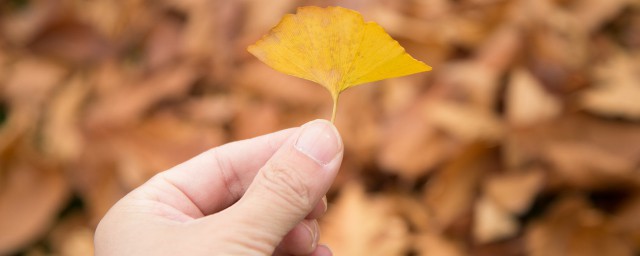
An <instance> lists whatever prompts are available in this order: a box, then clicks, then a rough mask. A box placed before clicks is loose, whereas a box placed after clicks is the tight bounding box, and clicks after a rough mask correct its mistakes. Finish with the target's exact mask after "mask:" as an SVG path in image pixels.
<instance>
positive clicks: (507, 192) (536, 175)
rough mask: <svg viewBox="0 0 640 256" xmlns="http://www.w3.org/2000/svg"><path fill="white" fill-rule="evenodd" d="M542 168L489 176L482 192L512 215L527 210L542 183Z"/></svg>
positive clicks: (543, 176) (543, 175)
mask: <svg viewBox="0 0 640 256" xmlns="http://www.w3.org/2000/svg"><path fill="white" fill-rule="evenodd" d="M544 178H545V174H544V170H542V169H537V168H536V169H530V170H524V171H513V172H508V173H505V174H502V175H496V176H493V177H490V178H489V179H488V180H487V181H486V182H485V183H484V192H485V193H486V195H487V196H488V197H490V198H491V199H492V201H493V202H495V204H496V205H498V206H499V207H501V208H502V209H504V210H506V211H508V212H509V213H511V214H514V215H520V214H522V213H524V212H525V211H527V210H528V209H529V207H530V206H531V204H532V203H533V200H534V199H535V196H536V195H537V194H538V193H539V192H540V190H541V189H542V186H543V185H544Z"/></svg>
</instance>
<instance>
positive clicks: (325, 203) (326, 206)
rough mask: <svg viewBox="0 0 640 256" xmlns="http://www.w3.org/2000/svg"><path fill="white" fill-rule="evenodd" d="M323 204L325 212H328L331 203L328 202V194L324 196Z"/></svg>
mask: <svg viewBox="0 0 640 256" xmlns="http://www.w3.org/2000/svg"><path fill="white" fill-rule="evenodd" d="M322 204H324V212H325V213H326V212H327V210H328V209H329V203H327V196H323V197H322Z"/></svg>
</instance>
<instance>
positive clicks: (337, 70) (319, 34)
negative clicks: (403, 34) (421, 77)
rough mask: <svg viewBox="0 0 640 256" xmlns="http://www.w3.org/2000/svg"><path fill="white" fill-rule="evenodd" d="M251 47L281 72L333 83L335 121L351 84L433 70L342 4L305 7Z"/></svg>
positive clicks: (252, 51) (382, 31) (330, 85)
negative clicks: (343, 97) (338, 106)
mask: <svg viewBox="0 0 640 256" xmlns="http://www.w3.org/2000/svg"><path fill="white" fill-rule="evenodd" d="M301 31H304V32H301ZM248 50H249V52H251V53H252V54H253V55H255V56H256V57H257V58H258V59H260V60H261V61H263V62H265V63H266V64H267V65H269V66H271V67H273V68H274V69H276V70H278V71H280V72H283V73H286V74H289V75H293V76H297V77H300V78H303V79H307V80H310V81H314V82H316V83H318V84H320V85H322V86H324V87H325V88H327V90H329V92H330V93H331V96H332V98H333V101H334V111H333V114H332V118H331V120H332V121H333V120H334V119H335V108H336V107H335V106H336V105H337V101H338V96H339V95H340V93H341V92H342V91H344V90H346V89H348V88H349V87H352V86H356V85H359V84H363V83H368V82H373V81H378V80H382V79H387V78H392V77H399V76H405V75H411V74H415V73H419V72H424V71H429V70H431V67H429V66H427V65H426V64H424V63H422V62H420V61H417V60H415V59H414V58H412V57H411V56H410V55H409V54H407V53H406V52H405V51H404V49H403V48H402V47H401V46H400V45H399V44H398V42H396V41H394V40H393V39H392V38H391V37H390V36H389V35H388V34H387V33H386V32H384V29H383V28H382V27H380V26H379V25H378V24H376V23H373V22H368V23H365V22H364V20H363V18H362V16H361V15H360V14H359V13H358V12H356V11H353V10H349V9H346V8H342V7H328V8H319V7H301V8H299V9H298V13H297V14H296V15H285V16H284V18H283V19H282V21H281V22H280V23H279V24H278V25H277V26H276V27H274V28H273V29H272V30H271V31H270V32H269V34H267V35H266V36H264V37H263V38H262V39H260V40H259V41H258V42H256V43H255V44H254V45H251V46H249V48H248Z"/></svg>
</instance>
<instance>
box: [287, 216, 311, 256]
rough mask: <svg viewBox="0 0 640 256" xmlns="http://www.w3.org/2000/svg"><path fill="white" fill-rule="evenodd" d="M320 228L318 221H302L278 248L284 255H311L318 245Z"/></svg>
mask: <svg viewBox="0 0 640 256" xmlns="http://www.w3.org/2000/svg"><path fill="white" fill-rule="evenodd" d="M319 238H320V236H319V228H318V222H317V221H316V220H302V221H301V222H300V223H298V225H297V226H295V227H294V228H293V229H292V230H291V231H289V233H287V235H286V236H284V238H283V239H282V242H280V244H279V245H278V248H276V251H278V252H279V253H280V254H283V255H309V254H311V253H312V252H313V251H315V250H316V246H317V245H318V239H319Z"/></svg>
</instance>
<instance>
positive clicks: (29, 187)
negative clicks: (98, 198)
mask: <svg viewBox="0 0 640 256" xmlns="http://www.w3.org/2000/svg"><path fill="white" fill-rule="evenodd" d="M22 154H23V155H22V156H21V157H19V158H17V159H13V160H12V161H11V164H10V165H8V166H6V167H8V169H6V170H3V172H2V176H3V179H2V180H1V181H2V184H3V185H2V186H1V188H2V189H1V190H0V254H2V255H8V254H11V253H14V252H16V251H18V250H19V249H21V248H23V247H24V246H26V245H28V244H30V243H33V242H35V241H37V239H39V238H40V237H41V236H42V235H44V233H45V232H46V231H47V230H48V229H49V227H50V226H51V225H52V224H53V223H54V221H55V218H56V216H57V215H58V212H59V211H60V210H61V208H62V207H63V203H64V202H65V200H66V199H67V197H68V194H69V186H68V184H67V182H66V181H65V179H64V176H63V175H62V173H61V172H60V170H59V169H58V168H56V167H55V165H52V164H51V163H47V162H45V161H43V160H41V159H42V157H41V156H37V155H33V152H22ZM30 154H31V157H30V158H29V159H26V158H25V157H26V156H27V155H30ZM6 167H3V168H6Z"/></svg>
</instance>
